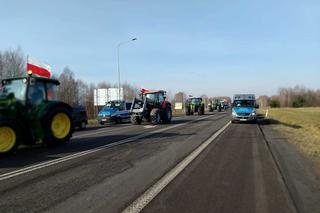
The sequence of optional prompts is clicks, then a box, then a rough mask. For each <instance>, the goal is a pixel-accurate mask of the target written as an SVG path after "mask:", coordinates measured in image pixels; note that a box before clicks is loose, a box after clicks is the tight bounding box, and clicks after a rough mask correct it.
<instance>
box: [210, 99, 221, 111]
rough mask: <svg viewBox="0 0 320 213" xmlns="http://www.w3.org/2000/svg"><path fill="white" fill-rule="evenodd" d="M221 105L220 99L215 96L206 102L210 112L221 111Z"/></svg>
mask: <svg viewBox="0 0 320 213" xmlns="http://www.w3.org/2000/svg"><path fill="white" fill-rule="evenodd" d="M222 107H223V105H222V104H221V100H220V99H217V98H215V99H212V100H211V101H210V103H209V104H208V108H209V111H210V112H213V111H214V110H217V111H219V112H221V109H222Z"/></svg>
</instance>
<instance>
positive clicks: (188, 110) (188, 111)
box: [185, 107, 190, 115]
mask: <svg viewBox="0 0 320 213" xmlns="http://www.w3.org/2000/svg"><path fill="white" fill-rule="evenodd" d="M185 110H186V115H190V107H186V109H185Z"/></svg>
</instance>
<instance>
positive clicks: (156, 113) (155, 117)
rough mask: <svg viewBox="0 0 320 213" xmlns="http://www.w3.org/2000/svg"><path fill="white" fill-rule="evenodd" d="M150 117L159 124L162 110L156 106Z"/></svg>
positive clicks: (153, 122)
mask: <svg viewBox="0 0 320 213" xmlns="http://www.w3.org/2000/svg"><path fill="white" fill-rule="evenodd" d="M150 118H151V123H152V124H159V123H160V122H161V116H160V110H159V109H157V108H154V109H152V110H151V112H150Z"/></svg>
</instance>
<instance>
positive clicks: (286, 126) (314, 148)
mask: <svg viewBox="0 0 320 213" xmlns="http://www.w3.org/2000/svg"><path fill="white" fill-rule="evenodd" d="M266 111H267V110H266V109H262V110H259V112H260V113H261V114H265V113H266ZM267 119H269V121H270V124H271V127H272V128H274V129H276V130H279V131H280V132H281V133H282V134H283V135H284V136H285V137H286V138H288V140H289V142H291V143H294V144H295V145H296V146H297V147H298V148H299V149H300V150H301V151H302V152H303V153H304V154H305V155H306V156H307V157H309V158H311V159H312V160H313V161H314V162H315V163H316V166H317V167H318V168H320V107H312V108H276V109H275V108H274V109H268V116H267Z"/></svg>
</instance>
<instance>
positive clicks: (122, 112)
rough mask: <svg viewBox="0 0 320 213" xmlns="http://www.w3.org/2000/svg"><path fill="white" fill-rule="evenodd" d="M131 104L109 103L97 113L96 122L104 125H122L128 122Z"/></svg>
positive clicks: (124, 102) (123, 102) (122, 102)
mask: <svg viewBox="0 0 320 213" xmlns="http://www.w3.org/2000/svg"><path fill="white" fill-rule="evenodd" d="M130 108H131V103H129V102H126V101H109V102H107V103H106V105H105V106H104V107H103V108H102V109H101V111H100V112H99V113H98V122H99V123H100V124H101V125H103V124H105V123H114V122H115V123H122V122H128V121H130V114H129V110H130Z"/></svg>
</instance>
